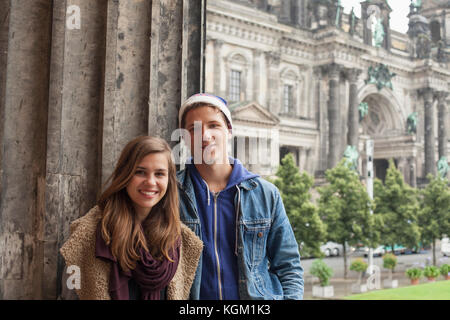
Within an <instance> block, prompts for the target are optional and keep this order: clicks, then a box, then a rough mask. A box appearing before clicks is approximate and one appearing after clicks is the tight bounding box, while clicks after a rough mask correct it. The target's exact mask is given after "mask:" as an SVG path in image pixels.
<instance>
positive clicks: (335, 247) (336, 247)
mask: <svg viewBox="0 0 450 320" xmlns="http://www.w3.org/2000/svg"><path fill="white" fill-rule="evenodd" d="M354 250H355V249H354V248H352V247H350V246H348V245H347V246H346V251H347V254H349V253H351V252H353V251H354ZM320 251H322V252H323V253H324V254H325V257H338V256H340V255H342V254H343V253H344V247H343V246H342V244H339V243H336V242H332V241H328V242H327V243H325V244H323V245H321V246H320Z"/></svg>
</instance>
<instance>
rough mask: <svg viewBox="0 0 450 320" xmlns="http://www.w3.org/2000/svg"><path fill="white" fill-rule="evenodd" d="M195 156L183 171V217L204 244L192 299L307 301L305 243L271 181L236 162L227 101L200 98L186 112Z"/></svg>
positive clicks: (184, 123) (182, 115)
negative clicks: (231, 147) (302, 250)
mask: <svg viewBox="0 0 450 320" xmlns="http://www.w3.org/2000/svg"><path fill="white" fill-rule="evenodd" d="M179 126H180V128H182V129H186V130H188V131H189V134H190V135H189V136H190V137H189V141H186V142H187V143H188V144H189V142H190V149H191V154H192V155H193V159H192V158H191V159H190V160H188V161H187V164H186V168H185V169H184V170H182V171H179V172H178V173H177V178H178V188H179V191H180V215H181V220H182V221H183V223H185V224H186V225H188V226H189V227H190V228H191V229H192V230H193V231H194V232H195V233H196V234H197V235H198V236H199V237H200V238H201V239H202V240H203V243H204V248H203V255H202V257H201V258H200V262H199V267H198V269H197V273H196V275H195V279H194V283H193V286H192V289H191V295H190V298H191V299H213V300H222V299H224V300H225V299H226V300H230V299H235V300H236V299H247V300H248V299H302V298H303V269H302V267H301V265H300V254H299V251H298V245H297V242H296V239H295V237H294V233H293V231H292V227H291V225H290V223H289V220H288V218H287V216H286V212H285V209H284V206H283V203H282V200H281V197H280V194H279V192H278V189H277V188H276V187H275V186H274V185H273V184H271V183H269V182H267V181H266V180H264V179H262V178H260V177H259V176H258V175H256V174H253V173H251V172H249V171H247V170H246V169H245V168H244V166H243V165H242V163H241V162H240V161H239V160H238V159H233V158H231V157H228V141H229V139H231V129H232V121H231V114H230V111H229V110H228V107H227V104H226V102H225V100H224V99H222V98H220V97H217V96H213V95H209V94H195V95H193V96H191V97H190V98H189V99H188V100H186V101H185V102H184V103H183V105H182V106H181V108H180V111H179Z"/></svg>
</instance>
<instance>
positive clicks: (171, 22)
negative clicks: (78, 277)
mask: <svg viewBox="0 0 450 320" xmlns="http://www.w3.org/2000/svg"><path fill="white" fill-rule="evenodd" d="M3 2H4V3H2V6H0V20H1V21H2V23H1V24H0V74H1V75H5V76H4V77H3V76H2V77H0V173H1V174H0V186H1V187H0V199H1V201H0V300H2V299H55V298H56V297H57V295H58V294H59V292H60V290H61V285H60V284H61V281H60V280H61V273H62V263H63V261H62V257H61V255H59V248H60V247H61V245H62V244H63V243H64V241H65V240H66V239H67V237H68V236H69V226H70V223H71V222H72V221H73V220H74V219H76V218H79V217H80V216H82V215H84V214H85V213H86V212H87V211H88V210H89V209H90V208H91V207H92V206H93V205H95V201H96V197H97V195H98V192H99V191H100V190H99V189H100V186H101V185H102V182H103V181H105V180H106V177H108V175H109V174H110V173H111V172H112V170H113V167H114V165H115V162H116V161H117V158H118V156H119V152H120V151H121V149H122V148H123V146H124V144H125V143H126V142H127V141H128V140H130V139H132V138H134V137H135V136H137V135H144V134H150V135H155V136H160V137H162V138H164V139H166V140H168V141H170V138H171V133H172V131H173V130H174V129H176V127H177V122H178V119H177V114H178V112H177V110H178V108H179V106H180V104H181V100H182V99H183V98H184V97H186V96H188V95H191V94H193V93H194V92H198V91H201V90H202V81H203V79H202V64H203V59H202V50H203V47H204V24H203V23H202V19H203V16H204V13H205V10H206V5H205V1H204V0H201V1H174V0H160V1H133V2H132V1H128V0H116V1H108V0H98V1H79V2H77V3H78V4H77V5H76V6H71V8H69V6H70V4H68V3H66V2H65V1H48V0H34V1H28V0H15V1H3ZM68 9H70V10H68ZM77 14H80V17H79V18H80V19H79V22H80V24H78V23H72V22H73V21H76V20H77V19H78V18H77ZM71 19H73V21H72V20H71ZM180 48H181V49H180ZM174 143H175V142H174ZM24 177H26V178H24Z"/></svg>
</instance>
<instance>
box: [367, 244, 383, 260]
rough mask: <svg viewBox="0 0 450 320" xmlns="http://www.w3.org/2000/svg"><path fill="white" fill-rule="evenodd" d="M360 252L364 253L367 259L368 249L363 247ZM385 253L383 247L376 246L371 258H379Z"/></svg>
mask: <svg viewBox="0 0 450 320" xmlns="http://www.w3.org/2000/svg"><path fill="white" fill-rule="evenodd" d="M362 251H363V252H364V257H367V256H368V255H369V248H368V247H364V248H363V249H362ZM385 253H386V249H385V248H384V246H378V247H376V248H375V249H373V256H374V257H381V256H382V255H383V254H385Z"/></svg>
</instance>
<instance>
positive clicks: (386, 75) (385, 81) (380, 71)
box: [366, 64, 396, 91]
mask: <svg viewBox="0 0 450 320" xmlns="http://www.w3.org/2000/svg"><path fill="white" fill-rule="evenodd" d="M368 74H369V79H367V80H366V84H375V85H376V86H377V89H378V91H380V90H381V89H383V88H384V87H386V88H389V89H391V90H392V89H393V87H392V81H391V80H392V78H393V77H395V76H396V73H393V72H392V73H391V72H390V71H389V68H388V67H387V66H386V65H384V64H379V65H378V66H376V67H372V66H370V67H369V70H368Z"/></svg>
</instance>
